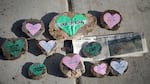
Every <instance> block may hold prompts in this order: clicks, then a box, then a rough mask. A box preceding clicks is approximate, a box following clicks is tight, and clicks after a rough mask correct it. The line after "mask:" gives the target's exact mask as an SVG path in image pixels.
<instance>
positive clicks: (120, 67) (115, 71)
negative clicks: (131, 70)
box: [110, 58, 128, 76]
mask: <svg viewBox="0 0 150 84" xmlns="http://www.w3.org/2000/svg"><path fill="white" fill-rule="evenodd" d="M110 67H111V73H112V75H115V76H118V75H123V74H124V73H125V72H126V71H127V69H128V62H127V61H125V60H123V59H119V58H118V59H117V58H114V59H112V60H111V62H110Z"/></svg>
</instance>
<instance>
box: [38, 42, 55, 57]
mask: <svg viewBox="0 0 150 84" xmlns="http://www.w3.org/2000/svg"><path fill="white" fill-rule="evenodd" d="M38 46H39V48H40V49H41V51H42V52H43V53H44V54H45V55H47V56H48V55H50V54H51V52H52V51H54V50H55V47H56V41H54V40H40V41H38Z"/></svg>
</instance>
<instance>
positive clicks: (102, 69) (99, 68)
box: [91, 61, 110, 77]
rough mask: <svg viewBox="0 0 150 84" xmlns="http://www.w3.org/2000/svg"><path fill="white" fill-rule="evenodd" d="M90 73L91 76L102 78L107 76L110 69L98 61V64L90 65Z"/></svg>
mask: <svg viewBox="0 0 150 84" xmlns="http://www.w3.org/2000/svg"><path fill="white" fill-rule="evenodd" d="M91 72H92V74H93V76H96V77H104V76H105V75H108V74H109V72H110V67H109V65H108V64H107V63H106V62H104V61H100V62H98V63H96V64H93V65H92V67H91Z"/></svg>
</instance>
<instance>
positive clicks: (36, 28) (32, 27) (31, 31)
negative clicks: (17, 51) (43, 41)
mask: <svg viewBox="0 0 150 84" xmlns="http://www.w3.org/2000/svg"><path fill="white" fill-rule="evenodd" d="M22 31H23V32H24V33H26V34H27V35H28V36H29V37H30V38H36V39H38V38H40V36H41V35H42V34H43V32H44V31H45V27H44V23H43V21H41V20H37V19H28V20H26V21H25V22H24V23H23V26H22Z"/></svg>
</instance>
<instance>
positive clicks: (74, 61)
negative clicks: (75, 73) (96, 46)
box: [62, 55, 80, 70]
mask: <svg viewBox="0 0 150 84" xmlns="http://www.w3.org/2000/svg"><path fill="white" fill-rule="evenodd" d="M62 62H63V64H64V65H66V66H67V67H68V68H70V69H72V70H75V69H76V68H77V66H78V64H79V63H80V55H74V56H73V57H69V56H65V57H64V58H63V60H62Z"/></svg>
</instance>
